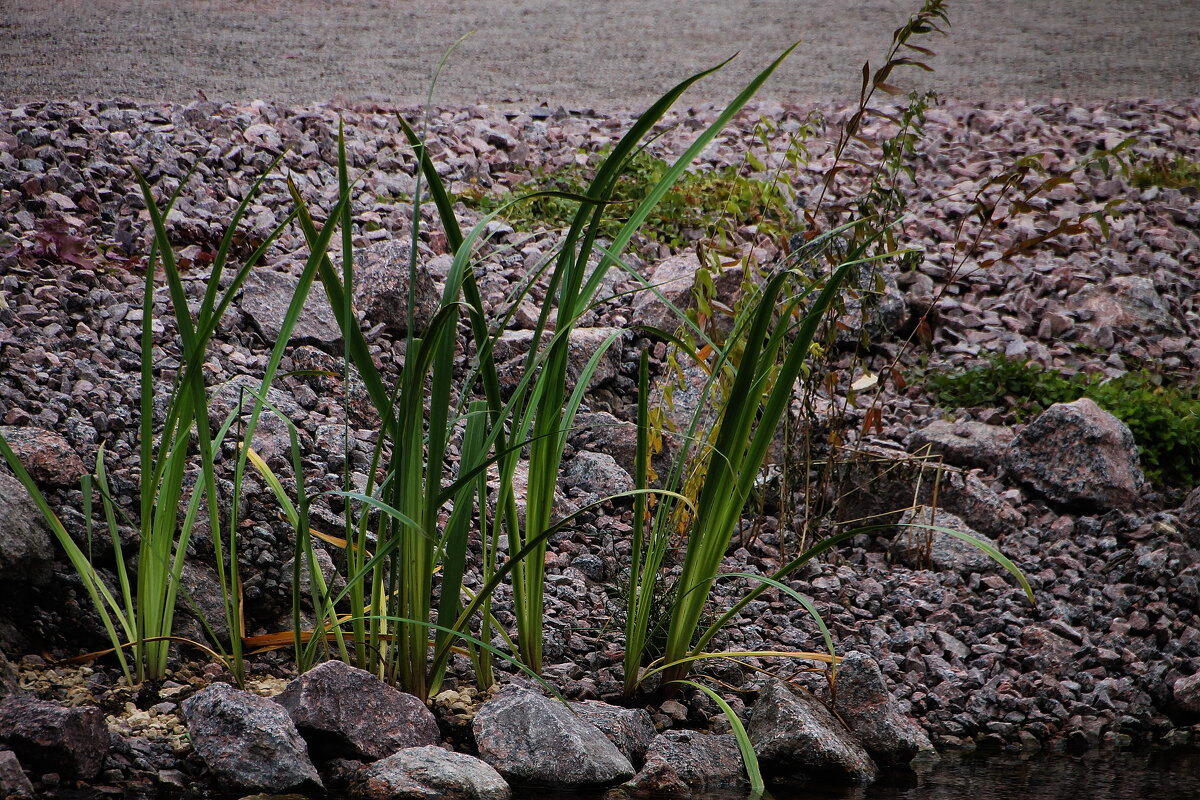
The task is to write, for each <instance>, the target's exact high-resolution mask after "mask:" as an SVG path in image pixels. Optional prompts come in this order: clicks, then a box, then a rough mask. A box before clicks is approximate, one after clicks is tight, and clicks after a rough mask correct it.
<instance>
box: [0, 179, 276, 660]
mask: <svg viewBox="0 0 1200 800" xmlns="http://www.w3.org/2000/svg"><path fill="white" fill-rule="evenodd" d="M277 163H278V160H276V162H275V163H273V164H272V165H271V167H270V168H269V169H268V170H267V172H266V173H264V174H263V175H262V176H260V177H259V178H258V180H257V181H256V182H255V183H254V184H253V186H252V187H251V189H250V191H249V192H247V194H246V196H245V198H243V199H242V201H241V202H240V203H239V204H238V206H237V208H236V210H235V211H234V213H233V216H232V217H231V219H230V223H229V225H228V226H227V227H226V230H225V233H224V236H223V237H222V240H221V243H220V246H219V248H218V250H217V253H216V256H215V258H214V259H213V263H212V273H211V275H210V278H209V281H208V284H207V288H206V290H205V293H204V297H203V298H202V300H201V301H200V303H199V307H198V310H197V311H196V312H195V314H193V313H192V312H191V310H190V309H189V306H188V303H187V296H186V293H185V290H184V283H183V277H182V275H181V273H180V269H179V266H178V264H177V262H176V260H175V255H174V250H173V247H172V243H171V239H170V236H169V235H168V232H167V227H166V220H167V217H168V216H169V215H170V213H171V209H172V207H173V206H174V204H175V201H176V199H177V198H178V196H179V194H180V192H181V191H182V190H183V188H184V186H185V185H186V183H187V179H186V178H185V180H183V181H181V182H180V185H179V187H178V188H177V189H176V190H175V192H174V193H173V194H172V195H171V196H170V198H169V199H168V200H167V201H166V203H165V205H164V206H163V207H159V206H158V205H157V203H156V201H155V199H154V193H153V191H152V189H151V187H150V185H149V184H148V183H147V182H146V181H145V180H144V179H143V178H142V177H141V175H140V174H139V175H138V176H137V177H138V183H139V185H140V186H141V193H142V198H143V200H144V201H145V204H146V208H147V211H148V213H149V217H150V223H151V228H152V231H153V238H152V244H151V248H150V254H149V257H148V259H147V264H146V269H145V279H144V283H143V289H142V330H141V364H140V374H141V402H140V412H141V419H140V422H139V430H138V433H139V462H140V475H141V483H140V490H139V504H138V517H137V519H136V520H131V521H128V522H129V524H131V525H133V526H134V527H136V529H137V542H138V549H137V556H136V559H135V561H134V562H133V570H132V575H131V573H130V570H129V568H128V567H127V565H126V563H125V554H124V552H123V550H122V547H121V537H120V532H119V522H118V513H117V512H116V506H115V505H114V502H113V498H112V496H111V493H110V491H109V483H108V478H107V472H106V465H105V453H104V448H103V447H101V448H100V451H99V452H98V454H97V458H96V475H95V477H94V479H93V478H92V477H91V476H88V477H86V478H85V480H84V495H85V504H86V506H87V507H86V508H85V510H86V511H89V512H90V511H91V508H92V503H93V502H94V500H93V498H94V496H95V495H98V496H99V497H100V500H101V504H102V507H103V512H104V513H103V516H104V520H105V524H106V526H107V529H108V534H109V540H110V543H111V547H112V553H113V558H114V562H115V568H116V577H117V585H116V586H110V585H108V584H107V583H106V582H105V580H104V578H103V577H102V572H101V568H100V566H98V565H97V564H95V563H94V562H93V560H92V558H91V556H90V553H91V547H90V546H89V547H88V551H87V552H84V550H83V549H82V548H81V547H80V546H79V545H78V544H77V543H76V542H75V540H74V539H72V537H71V536H70V534H69V533H68V531H67V530H66V528H65V527H64V526H63V524H62V522H61V521H60V520H59V519H58V517H57V515H56V514H55V513H54V511H53V510H52V509H51V507H50V505H49V503H48V502H47V501H46V498H45V497H44V496H43V495H42V493H41V490H40V489H39V488H38V486H37V484H36V482H35V481H34V480H33V479H32V478H31V477H30V475H29V473H28V472H27V471H26V470H25V469H24V467H23V466H22V465H21V463H20V460H19V459H18V458H17V456H16V454H15V453H14V452H13V450H12V448H11V447H10V446H9V445H8V443H7V442H6V441H4V438H3V436H0V455H3V457H4V459H5V461H6V462H7V463H8V465H9V467H10V468H11V469H12V470H13V472H14V474H15V475H16V476H17V478H18V479H19V480H20V481H21V483H22V484H23V485H24V487H25V489H26V490H27V491H28V492H29V494H30V496H31V497H32V498H33V500H34V502H35V504H36V505H37V506H38V509H39V510H40V511H41V514H42V518H43V520H44V521H45V523H46V525H47V526H48V527H49V528H50V530H51V532H52V533H53V534H54V537H55V539H56V540H57V541H58V543H59V545H60V546H61V547H62V548H63V551H64V552H65V554H66V556H67V558H68V560H69V561H70V562H71V565H72V566H73V567H74V569H75V571H76V573H77V574H78V575H79V578H80V580H81V581H82V582H83V585H84V587H85V590H86V591H87V593H88V597H89V599H90V600H91V602H92V605H93V607H94V608H95V610H96V612H97V614H98V615H99V617H100V620H101V622H102V624H103V625H104V629H105V631H106V633H107V635H108V639H109V641H110V643H111V644H112V649H113V651H114V652H115V654H116V657H117V659H118V661H119V662H120V665H121V669H122V671H123V672H124V674H125V676H126V678H127V679H128V680H130V681H135V680H136V681H138V682H141V681H143V680H150V681H158V680H161V679H162V678H163V677H164V676H165V674H166V669H167V657H168V648H169V645H170V643H171V640H172V639H174V638H176V637H174V636H173V626H174V615H175V609H176V601H177V599H178V594H179V590H180V575H181V573H182V571H183V567H184V560H185V556H186V552H187V547H188V543H189V541H190V538H191V535H192V532H193V530H194V528H195V526H196V523H197V521H198V519H199V518H200V515H201V514H203V515H204V518H206V520H207V522H208V529H209V532H210V534H211V537H212V543H213V549H214V552H215V555H216V567H217V573H218V580H219V583H220V588H221V591H222V595H223V601H224V607H225V617H226V620H225V621H226V625H227V626H228V630H229V631H230V640H229V641H228V642H227V643H223V642H216V643H215V646H217V647H218V648H220V649H221V650H222V651H223V656H222V657H223V658H224V659H225V660H226V661H227V663H228V664H229V666H230V668H231V671H232V673H233V676H234V678H235V680H237V681H239V682H240V681H241V680H242V677H243V660H242V647H241V618H242V611H241V594H240V588H239V576H238V565H237V555H236V531H237V528H236V524H234V525H232V526H231V528H230V534H229V539H227V540H226V539H225V538H224V535H223V527H222V524H221V515H220V511H219V504H218V499H219V497H218V495H219V485H218V480H217V472H216V468H215V466H214V463H215V460H216V458H217V456H218V454H219V451H220V446H221V444H222V442H223V440H224V438H225V436H226V435H227V434H228V431H229V429H230V426H231V424H232V422H233V420H234V416H235V415H230V417H229V418H227V419H226V420H224V422H223V423H222V424H221V426H220V428H219V430H218V432H217V433H216V435H215V436H214V433H213V427H212V420H211V419H210V415H209V407H208V398H207V394H206V386H205V380H204V363H205V360H206V356H207V351H208V345H209V343H210V342H211V340H212V337H213V334H214V332H215V331H216V329H217V326H218V324H219V323H220V321H221V319H222V318H223V317H224V315H225V313H226V311H227V310H228V309H229V306H230V304H231V302H232V301H233V298H234V296H235V295H236V294H237V293H238V291H240V289H241V287H242V285H243V284H244V283H245V280H246V278H247V276H248V275H249V274H250V271H251V270H252V269H254V267H255V266H256V265H257V264H258V263H259V262H260V261H261V260H262V257H263V255H264V254H265V253H266V252H267V250H268V248H269V247H270V246H271V244H272V242H274V240H275V239H276V238H277V237H278V236H279V234H280V233H281V232H282V230H283V229H284V227H285V226H286V225H287V224H289V223H290V217H289V218H288V219H286V220H284V222H282V223H280V224H279V225H278V226H277V227H276V228H275V229H274V230H273V231H272V232H271V233H270V234H269V235H268V236H267V237H266V239H265V240H264V241H263V242H262V243H261V244H260V245H259V246H258V247H257V248H255V249H254V251H253V252H252V253H251V254H250V255H249V256H248V257H247V258H246V259H245V260H244V261H243V262H242V263H241V265H240V266H239V267H238V268H237V269H236V271H234V272H233V274H232V276H231V277H230V279H229V280H228V282H227V283H226V281H225V277H226V270H227V269H232V267H231V251H232V248H233V243H234V239H235V234H236V231H237V229H238V226H239V225H240V223H241V221H242V219H243V218H244V217H245V214H246V211H247V209H248V207H249V205H250V203H251V201H252V200H253V198H254V196H255V195H256V194H257V193H258V191H259V189H260V188H261V186H262V183H263V181H264V179H265V178H266V175H267V174H268V173H269V172H270V170H271V169H273V168H274V167H275V164H277ZM188 178H190V175H189V176H188ZM160 267H161V278H162V280H163V281H164V283H165V285H166V289H167V293H168V296H169V297H170V304H171V309H172V312H173V314H174V318H175V327H176V333H177V335H178V337H179V346H180V350H181V358H180V368H179V371H178V373H177V375H176V378H175V379H174V382H173V384H172V386H171V387H170V390H169V392H168V394H167V402H166V414H165V419H164V420H163V422H162V424H161V426H157V427H156V426H155V423H154V408H155V399H156V387H155V378H154V372H155V364H154V357H153V349H154V323H155V321H156V319H157V317H156V313H155V312H156V308H155V299H154V295H155V287H156V283H157V279H158V278H159V277H160V272H159V268H160ZM222 283H226V285H225V288H224V290H222V289H221V284H222ZM293 323H294V319H293ZM264 383H269V381H265V382H264ZM196 458H198V459H199V462H200V465H199V477H198V479H197V480H196V481H195V484H194V486H193V487H192V489H191V493H190V496H189V495H188V493H187V492H186V491H185V485H186V481H185V475H186V471H187V468H188V466H189V464H191V463H193V460H194V459H196ZM235 507H236V506H235ZM181 509H185V510H184V512H183V514H182V518H181V514H180V510H181ZM86 516H87V519H88V524H89V530H90V525H91V522H90V520H91V515H90V513H89V514H87V515H86ZM233 522H234V523H236V521H233ZM194 644H199V643H194ZM200 646H203V645H200ZM126 649H130V650H131V651H132V659H130V658H128V657H127V656H126V654H125V651H126ZM206 649H207V648H206ZM130 661H132V665H131V664H130Z"/></svg>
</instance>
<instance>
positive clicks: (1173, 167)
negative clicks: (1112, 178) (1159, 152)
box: [1129, 153, 1200, 191]
mask: <svg viewBox="0 0 1200 800" xmlns="http://www.w3.org/2000/svg"><path fill="white" fill-rule="evenodd" d="M1129 182H1130V183H1131V184H1133V185H1134V186H1135V187H1137V188H1138V189H1149V188H1150V187H1152V186H1160V187H1162V188H1164V189H1192V190H1194V191H1200V161H1197V160H1196V159H1194V158H1187V157H1185V156H1184V155H1183V154H1182V153H1178V154H1176V156H1175V158H1173V159H1168V158H1167V157H1166V156H1155V157H1154V158H1151V159H1148V160H1147V161H1145V162H1143V163H1142V164H1140V165H1138V166H1137V167H1134V169H1133V171H1132V172H1131V173H1130V176H1129Z"/></svg>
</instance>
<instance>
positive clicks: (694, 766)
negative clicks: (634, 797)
mask: <svg viewBox="0 0 1200 800" xmlns="http://www.w3.org/2000/svg"><path fill="white" fill-rule="evenodd" d="M749 785H750V782H749V780H748V779H747V778H746V765H745V762H743V761H742V754H741V751H740V750H738V746H737V737H736V736H734V735H733V734H723V735H711V734H705V733H700V732H699V731H667V732H666V733H664V734H662V735H661V736H658V737H655V739H654V741H653V743H651V745H650V749H649V750H647V751H646V763H645V765H644V766H643V767H642V769H641V771H640V772H639V773H638V774H637V775H635V776H634V778H633V780H631V781H630V782H629V783H627V784H626V785H625V787H622V788H628V789H630V790H632V791H634V792H635V793H654V794H666V795H674V796H677V797H692V796H694V795H695V794H697V793H700V792H706V791H712V790H714V789H740V790H744V789H746V788H747V787H748V786H749Z"/></svg>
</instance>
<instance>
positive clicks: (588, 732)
mask: <svg viewBox="0 0 1200 800" xmlns="http://www.w3.org/2000/svg"><path fill="white" fill-rule="evenodd" d="M472 727H473V728H474V731H475V743H476V745H477V746H478V747H479V757H480V758H482V759H483V760H484V761H486V762H487V763H489V764H491V765H492V766H493V767H495V768H496V771H497V772H499V773H500V774H501V775H503V776H504V778H505V779H506V780H507V781H509V782H510V783H512V784H514V785H517V786H544V787H551V788H560V789H596V788H603V787H605V786H611V785H613V784H615V783H621V782H622V781H626V780H629V779H630V778H632V777H633V765H632V764H630V763H629V759H627V758H626V757H625V756H623V755H622V754H621V751H620V750H618V749H617V747H616V745H614V744H613V743H612V742H610V741H609V740H608V739H607V738H605V736H604V734H603V733H601V732H600V730H599V729H598V728H596V726H594V725H590V724H588V723H587V722H584V721H583V720H582V719H580V718H579V717H578V716H576V715H575V714H574V713H572V712H571V709H569V708H567V706H565V705H564V704H562V703H560V702H559V701H557V700H550V699H548V698H545V697H542V696H541V695H538V694H534V693H533V692H531V691H529V690H527V689H519V688H516V687H513V688H509V689H507V690H505V691H504V692H502V693H501V694H500V695H498V696H497V697H495V698H493V699H492V700H489V701H488V702H486V703H484V704H483V706H481V707H480V709H479V713H477V714H476V715H475V720H474V721H473V723H472Z"/></svg>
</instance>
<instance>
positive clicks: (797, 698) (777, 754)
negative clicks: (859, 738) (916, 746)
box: [746, 680, 876, 783]
mask: <svg viewBox="0 0 1200 800" xmlns="http://www.w3.org/2000/svg"><path fill="white" fill-rule="evenodd" d="M746 732H747V733H748V734H749V735H750V741H751V742H752V743H753V744H754V752H755V753H756V754H757V755H758V759H759V765H760V766H761V767H762V769H763V772H764V773H767V774H772V775H775V776H778V777H781V778H782V777H785V776H786V777H788V778H804V777H808V776H812V775H835V776H838V777H841V778H844V779H846V780H849V781H852V782H854V783H870V782H871V781H873V780H874V779H875V775H876V768H875V763H874V762H873V761H871V757H870V756H869V755H867V751H866V750H864V749H863V747H862V745H860V744H859V743H858V742H856V741H855V740H854V738H853V737H851V736H850V734H849V733H848V732H847V731H846V729H845V728H844V727H843V726H842V724H841V723H840V722H838V720H837V718H836V717H834V716H833V714H831V713H830V711H829V709H827V708H826V707H825V706H824V705H823V704H822V703H821V702H820V701H819V700H817V699H816V698H815V697H813V696H812V695H810V694H808V693H807V692H797V691H793V690H792V689H791V688H790V687H788V685H787V684H785V683H783V682H782V681H777V680H772V681H770V682H768V683H767V685H766V686H765V687H764V688H763V690H762V692H760V693H759V696H758V701H757V702H755V704H754V707H753V708H752V709H751V710H750V723H749V725H747V726H746Z"/></svg>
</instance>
